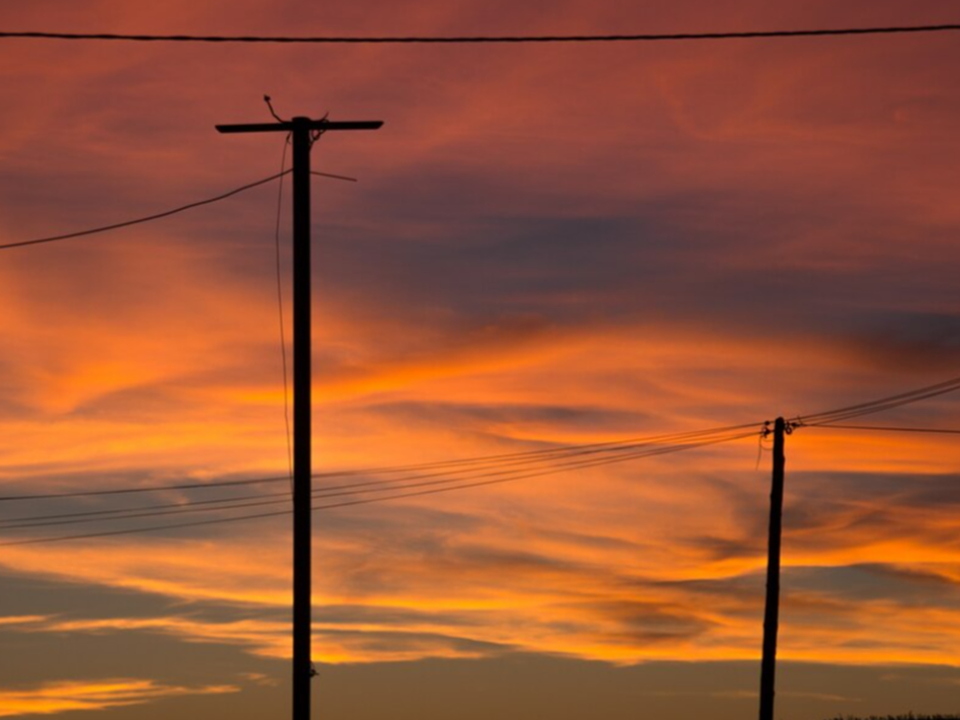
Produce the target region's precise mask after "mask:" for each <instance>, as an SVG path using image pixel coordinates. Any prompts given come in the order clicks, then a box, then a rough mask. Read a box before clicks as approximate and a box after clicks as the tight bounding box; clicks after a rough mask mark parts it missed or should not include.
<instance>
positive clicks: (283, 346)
mask: <svg viewBox="0 0 960 720" xmlns="http://www.w3.org/2000/svg"><path fill="white" fill-rule="evenodd" d="M263 99H264V100H265V101H266V103H267V107H269V108H270V112H271V113H273V115H274V117H276V113H275V112H274V111H273V105H271V104H270V97H269V96H268V95H264V96H263ZM289 147H290V133H287V136H286V137H285V138H284V141H283V152H282V153H281V154H280V182H279V183H278V185H279V188H278V189H277V222H276V225H275V228H274V234H273V238H274V251H275V252H274V255H275V258H276V268H277V312H278V314H279V324H280V361H281V364H282V366H283V422H284V426H285V428H286V432H287V468H288V470H289V471H290V497H291V498H292V497H293V440H292V438H291V433H290V383H289V379H288V375H287V338H286V330H285V325H284V318H283V276H282V273H281V259H280V217H281V214H282V211H283V176H284V175H285V174H286V169H287V148H289Z"/></svg>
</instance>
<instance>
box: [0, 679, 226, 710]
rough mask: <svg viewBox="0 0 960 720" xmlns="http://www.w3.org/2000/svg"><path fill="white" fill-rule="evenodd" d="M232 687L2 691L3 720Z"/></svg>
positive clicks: (129, 683)
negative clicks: (4, 718) (4, 719)
mask: <svg viewBox="0 0 960 720" xmlns="http://www.w3.org/2000/svg"><path fill="white" fill-rule="evenodd" d="M238 690H239V688H237V687H233V686H230V685H217V686H208V687H197V688H188V687H180V686H175V685H163V684H159V683H156V682H154V681H152V680H127V679H115V680H113V679H111V680H102V681H98V682H86V681H65V682H55V683H47V684H44V685H40V686H38V687H34V688H29V689H25V690H12V689H0V717H13V716H23V715H54V714H56V713H62V712H68V711H71V710H105V709H107V708H113V707H126V706H129V705H140V704H143V703H147V702H153V701H155V700H161V699H163V698H166V697H176V696H182V695H210V694H222V693H231V692H237V691H238Z"/></svg>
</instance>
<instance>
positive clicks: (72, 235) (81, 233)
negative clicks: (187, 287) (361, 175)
mask: <svg viewBox="0 0 960 720" xmlns="http://www.w3.org/2000/svg"><path fill="white" fill-rule="evenodd" d="M290 172H291V171H290V170H285V171H283V172H279V173H277V174H276V175H271V176H270V177H265V178H262V179H261V180H255V181H254V182H252V183H247V184H246V185H241V186H240V187H238V188H234V189H233V190H229V191H227V192H225V193H222V194H220V195H216V196H214V197H211V198H206V199H205V200H197V201H195V202H191V203H188V204H186V205H181V206H179V207H176V208H173V209H172V210H164V211H163V212H159V213H154V214H153V215H145V216H144V217H139V218H134V219H132V220H123V221H121V222H118V223H113V224H111V225H101V226H99V227H94V228H89V229H87V230H77V231H74V232H69V233H65V234H62V235H51V236H49V237H42V238H35V239H32V240H20V241H18V242H12V243H5V244H3V245H0V250H10V249H13V248H20V247H28V246H30V245H44V244H46V243H53V242H60V241H61V240H74V239H76V238H81V237H86V236H88V235H99V234H100V233H105V232H110V231H111V230H120V229H122V228H127V227H132V226H134V225H142V224H144V223H149V222H153V221H154V220H162V219H163V218H168V217H170V216H172V215H179V214H180V213H182V212H186V211H187V210H193V209H194V208H198V207H203V206H204V205H211V204H213V203H216V202H220V201H221V200H226V199H227V198H231V197H233V196H234V195H239V194H240V193H242V192H246V191H247V190H252V189H253V188H256V187H260V186H261V185H266V184H267V183H271V182H273V181H274V180H279V179H280V178H282V177H283V176H284V175H289V174H290ZM310 174H311V175H320V176H322V177H326V178H332V179H334V180H347V181H350V182H357V179H356V178H352V177H348V176H346V175H334V174H333V173H325V172H320V171H318V170H315V171H312V172H311V173H310Z"/></svg>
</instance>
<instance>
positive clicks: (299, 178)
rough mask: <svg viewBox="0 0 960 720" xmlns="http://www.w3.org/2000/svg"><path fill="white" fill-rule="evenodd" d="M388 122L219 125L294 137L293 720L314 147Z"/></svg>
mask: <svg viewBox="0 0 960 720" xmlns="http://www.w3.org/2000/svg"><path fill="white" fill-rule="evenodd" d="M381 125H383V123H382V122H380V121H379V120H377V121H354V122H332V121H330V120H327V119H326V118H322V119H320V120H312V119H310V118H308V117H295V118H293V119H292V120H289V121H280V122H276V123H264V124H249V125H217V130H218V131H219V132H221V133H261V132H285V133H289V134H290V135H291V137H292V139H293V720H309V719H310V679H311V677H312V676H313V665H312V663H311V661H310V634H311V598H310V594H311V589H312V577H311V539H312V532H311V530H312V528H311V507H310V502H311V494H312V492H311V491H312V487H311V475H312V473H313V470H312V463H311V459H312V454H311V437H310V432H311V409H312V407H311V403H312V397H311V396H312V393H311V345H312V342H311V333H310V148H311V147H312V145H313V143H314V141H315V140H316V139H317V138H318V137H319V136H320V134H321V133H326V132H329V131H331V130H377V129H378V128H379V127H380V126H381Z"/></svg>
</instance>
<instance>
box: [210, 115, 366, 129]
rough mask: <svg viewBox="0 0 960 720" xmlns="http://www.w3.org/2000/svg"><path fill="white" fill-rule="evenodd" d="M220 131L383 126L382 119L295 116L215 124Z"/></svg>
mask: <svg viewBox="0 0 960 720" xmlns="http://www.w3.org/2000/svg"><path fill="white" fill-rule="evenodd" d="M215 127H216V128H217V132H220V133H251V132H292V131H293V130H295V129H307V130H320V131H322V132H327V131H330V130H379V129H380V128H381V127H383V120H327V119H326V118H321V119H319V120H313V119H311V118H308V117H302V116H301V117H295V118H292V119H290V120H288V121H286V122H276V123H246V124H240V125H217V126H215Z"/></svg>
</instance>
